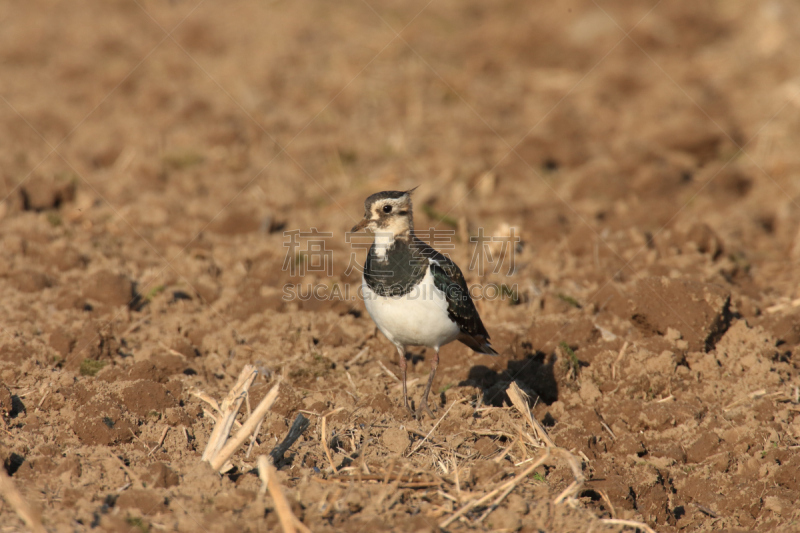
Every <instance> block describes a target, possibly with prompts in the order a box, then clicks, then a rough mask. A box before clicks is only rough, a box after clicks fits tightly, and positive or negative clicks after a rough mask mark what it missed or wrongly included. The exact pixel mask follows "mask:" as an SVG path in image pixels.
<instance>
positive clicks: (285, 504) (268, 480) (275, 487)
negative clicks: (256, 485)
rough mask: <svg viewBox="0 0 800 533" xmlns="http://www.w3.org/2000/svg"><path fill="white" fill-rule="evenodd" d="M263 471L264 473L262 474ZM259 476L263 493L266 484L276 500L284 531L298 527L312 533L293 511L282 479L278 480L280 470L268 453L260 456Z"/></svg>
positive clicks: (294, 529) (293, 532)
mask: <svg viewBox="0 0 800 533" xmlns="http://www.w3.org/2000/svg"><path fill="white" fill-rule="evenodd" d="M262 472H264V473H263V474H262ZM258 477H259V478H261V482H262V486H261V493H262V494H263V493H264V492H265V490H264V485H266V490H269V495H270V496H271V497H272V501H273V502H275V512H276V513H278V520H279V521H280V523H281V528H282V529H283V531H284V533H295V532H296V531H297V530H298V529H299V530H300V531H302V532H303V533H311V530H310V529H308V528H307V527H306V526H305V525H304V524H303V523H302V522H301V521H300V520H299V519H298V518H297V517H296V516H295V514H294V513H293V512H292V507H291V506H290V505H289V500H288V499H286V495H285V494H284V493H283V489H282V488H281V484H280V481H278V471H277V470H275V467H274V466H272V463H270V461H269V459H267V456H266V455H259V456H258Z"/></svg>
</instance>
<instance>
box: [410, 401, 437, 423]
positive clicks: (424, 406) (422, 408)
mask: <svg viewBox="0 0 800 533" xmlns="http://www.w3.org/2000/svg"><path fill="white" fill-rule="evenodd" d="M425 413H428V416H430V417H431V418H436V415H435V414H433V411H431V408H430V407H428V400H422V401H421V402H420V404H419V407H417V412H416V413H415V414H414V416H415V417H416V419H417V420H422V416H423V415H424V414H425Z"/></svg>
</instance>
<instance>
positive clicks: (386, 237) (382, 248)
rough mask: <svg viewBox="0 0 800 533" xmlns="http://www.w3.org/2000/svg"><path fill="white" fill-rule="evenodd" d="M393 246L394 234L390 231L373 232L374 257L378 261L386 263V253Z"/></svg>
mask: <svg viewBox="0 0 800 533" xmlns="http://www.w3.org/2000/svg"><path fill="white" fill-rule="evenodd" d="M392 244H394V233H392V232H391V231H376V232H375V256H376V257H377V258H378V259H379V260H380V261H386V252H387V251H388V250H389V248H390V247H391V246H392Z"/></svg>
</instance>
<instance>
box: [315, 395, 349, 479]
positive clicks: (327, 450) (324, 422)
mask: <svg viewBox="0 0 800 533" xmlns="http://www.w3.org/2000/svg"><path fill="white" fill-rule="evenodd" d="M342 409H344V407H339V408H337V409H334V410H333V411H330V412H328V413H326V414H325V415H324V416H323V417H322V427H320V432H321V434H320V440H321V441H322V449H323V450H324V451H325V457H327V458H328V462H329V463H330V464H331V468H333V473H334V474H338V473H339V471H338V470H337V469H336V465H335V464H334V463H333V456H332V455H331V449H330V447H329V446H328V417H329V416H330V415H333V414H336V413H338V412H339V411H341V410H342Z"/></svg>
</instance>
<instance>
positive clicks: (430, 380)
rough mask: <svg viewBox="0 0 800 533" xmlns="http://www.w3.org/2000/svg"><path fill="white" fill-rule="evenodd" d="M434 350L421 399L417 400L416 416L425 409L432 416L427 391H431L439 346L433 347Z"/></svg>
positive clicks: (437, 362)
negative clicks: (426, 383)
mask: <svg viewBox="0 0 800 533" xmlns="http://www.w3.org/2000/svg"><path fill="white" fill-rule="evenodd" d="M434 350H435V351H434V354H433V360H431V373H430V375H429V376H428V385H427V386H426V387H425V392H424V393H422V400H421V401H420V402H419V407H418V408H417V417H420V415H422V412H423V411H425V412H426V413H428V414H429V415H430V416H431V418H434V414H433V412H431V408H430V407H428V393H430V392H431V385H433V377H434V376H435V375H436V368H437V367H438V366H439V348H434Z"/></svg>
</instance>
